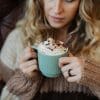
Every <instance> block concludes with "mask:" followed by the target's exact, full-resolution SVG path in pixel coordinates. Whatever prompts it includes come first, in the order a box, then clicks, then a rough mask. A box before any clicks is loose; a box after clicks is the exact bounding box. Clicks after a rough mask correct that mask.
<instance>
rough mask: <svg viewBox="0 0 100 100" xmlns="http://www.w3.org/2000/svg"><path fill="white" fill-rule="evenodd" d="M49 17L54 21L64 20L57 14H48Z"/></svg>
mask: <svg viewBox="0 0 100 100" xmlns="http://www.w3.org/2000/svg"><path fill="white" fill-rule="evenodd" d="M50 17H51V19H52V20H53V21H55V22H62V21H63V20H64V18H63V17H57V16H50Z"/></svg>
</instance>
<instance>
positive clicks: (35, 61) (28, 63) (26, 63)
mask: <svg viewBox="0 0 100 100" xmlns="http://www.w3.org/2000/svg"><path fill="white" fill-rule="evenodd" d="M32 65H37V60H36V59H33V60H30V61H27V62H24V63H22V64H20V69H21V70H22V69H25V68H27V67H29V66H32Z"/></svg>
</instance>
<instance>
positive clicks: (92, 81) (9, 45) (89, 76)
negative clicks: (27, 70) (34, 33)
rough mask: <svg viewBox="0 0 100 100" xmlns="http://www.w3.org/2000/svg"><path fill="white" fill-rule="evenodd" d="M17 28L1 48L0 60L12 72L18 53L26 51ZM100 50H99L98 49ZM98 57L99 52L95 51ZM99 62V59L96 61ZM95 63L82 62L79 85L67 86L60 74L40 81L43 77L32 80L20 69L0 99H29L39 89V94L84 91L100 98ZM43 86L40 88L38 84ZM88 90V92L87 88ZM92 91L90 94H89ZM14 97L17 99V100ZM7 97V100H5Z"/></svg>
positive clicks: (99, 74) (99, 69)
mask: <svg viewBox="0 0 100 100" xmlns="http://www.w3.org/2000/svg"><path fill="white" fill-rule="evenodd" d="M22 34H23V33H22V31H21V30H20V29H16V30H14V31H13V32H12V33H11V34H10V35H9V36H8V38H7V40H6V42H5V45H4V47H3V48H2V51H1V54H0V59H1V61H2V62H3V63H4V64H5V65H7V66H8V67H9V68H11V69H13V70H15V69H16V68H18V66H19V65H18V60H19V57H20V54H21V53H22V52H23V49H24V48H25V44H24V42H23V41H24V40H23V38H21V37H22ZM98 51H100V48H99V50H98ZM97 53H98V54H97V56H98V57H99V58H100V52H97ZM99 60H100V59H99ZM98 62H99V63H95V62H94V60H92V61H90V60H88V59H85V66H84V74H83V77H82V80H81V81H80V82H79V83H69V82H67V80H66V79H64V77H63V76H62V75H61V76H60V77H57V78H51V79H49V78H43V79H44V80H43V81H42V76H41V75H40V76H34V77H33V78H32V79H31V78H29V77H27V75H24V74H23V73H22V72H21V71H20V70H16V71H15V74H14V76H12V77H11V78H10V80H9V81H8V83H7V86H8V89H9V91H10V92H11V93H13V94H14V95H13V94H11V93H10V92H7V88H4V91H3V93H2V97H1V100H10V99H12V100H19V98H20V99H21V100H31V98H32V97H34V96H35V94H36V92H37V91H38V89H40V92H41V93H43V92H48V91H57V92H63V91H65V92H68V91H69V92H76V91H77V92H84V93H87V94H91V91H92V92H93V93H94V94H95V95H97V96H98V97H100V61H98ZM41 84H42V85H41ZM89 88H90V89H89ZM90 90H91V91H90ZM15 95H16V96H17V97H19V98H16V97H15ZM8 97H9V98H10V99H8Z"/></svg>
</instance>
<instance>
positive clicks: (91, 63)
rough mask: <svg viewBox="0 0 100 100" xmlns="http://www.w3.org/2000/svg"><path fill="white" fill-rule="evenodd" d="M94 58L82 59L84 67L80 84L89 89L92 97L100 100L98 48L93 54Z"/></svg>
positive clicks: (99, 59) (99, 56) (99, 53)
mask: <svg viewBox="0 0 100 100" xmlns="http://www.w3.org/2000/svg"><path fill="white" fill-rule="evenodd" d="M93 54H94V56H93V55H92V57H93V58H91V56H89V57H88V58H84V59H85V60H84V61H85V65H84V71H83V77H82V79H81V83H82V84H83V85H85V86H87V87H89V88H90V90H91V91H92V92H93V94H94V95H96V96H97V97H98V98H100V47H98V48H97V49H96V50H95V51H94V52H93Z"/></svg>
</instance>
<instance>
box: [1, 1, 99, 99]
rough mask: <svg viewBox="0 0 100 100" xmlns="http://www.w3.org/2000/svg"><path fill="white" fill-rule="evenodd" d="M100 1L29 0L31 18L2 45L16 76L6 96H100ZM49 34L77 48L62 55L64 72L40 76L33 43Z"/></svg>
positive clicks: (4, 55)
mask: <svg viewBox="0 0 100 100" xmlns="http://www.w3.org/2000/svg"><path fill="white" fill-rule="evenodd" d="M98 4H100V1H98V0H27V1H26V9H25V10H26V14H25V17H24V18H23V19H22V20H21V21H19V23H18V24H17V28H16V29H15V30H14V31H12V33H11V34H10V35H9V36H8V39H7V40H6V43H5V45H4V47H3V48H2V52H1V56H0V57H1V61H2V62H3V63H4V64H5V65H6V66H8V67H9V68H11V69H12V70H14V71H15V74H14V75H13V76H12V77H11V78H10V80H9V81H8V83H7V87H5V88H4V92H3V93H2V97H1V100H8V99H9V100H19V99H21V100H31V99H33V100H35V99H36V100H45V99H50V100H51V99H52V100H54V99H55V98H56V99H58V100H61V99H63V100H65V99H66V98H68V99H72V100H75V99H76V100H82V97H84V96H81V94H78V93H81V92H82V93H83V94H86V95H87V94H88V95H89V96H90V98H88V97H86V96H85V97H84V98H83V100H84V99H86V98H87V100H89V99H93V100H94V99H95V97H92V95H95V96H97V97H98V98H100V81H99V76H100V35H99V33H100V29H99V26H100V15H99V13H98V7H99V5H98ZM94 10H95V11H94ZM49 36H50V37H52V38H54V39H55V40H60V41H63V42H64V43H65V46H68V47H69V51H70V52H71V54H70V56H69V57H61V58H60V59H59V67H60V68H61V71H62V75H61V76H59V77H57V78H45V77H43V75H41V74H40V72H39V70H38V64H37V54H36V52H35V50H33V49H32V48H31V46H30V45H29V44H31V45H33V44H38V43H40V42H41V41H44V40H46V39H47V37H49ZM32 58H33V59H32ZM15 69H16V70H15ZM70 69H71V70H70ZM7 89H8V90H9V91H10V93H9V92H8V91H7ZM49 95H50V96H49ZM16 96H17V97H16ZM69 96H71V97H70V98H69ZM73 97H74V99H73Z"/></svg>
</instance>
